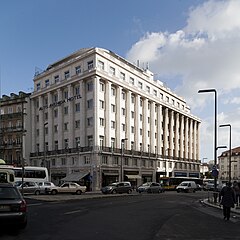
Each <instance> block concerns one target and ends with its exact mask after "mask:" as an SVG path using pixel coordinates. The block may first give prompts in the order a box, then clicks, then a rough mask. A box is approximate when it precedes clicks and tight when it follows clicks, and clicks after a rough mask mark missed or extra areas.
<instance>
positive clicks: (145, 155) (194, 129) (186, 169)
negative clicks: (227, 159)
mask: <svg viewBox="0 0 240 240" xmlns="http://www.w3.org/2000/svg"><path fill="white" fill-rule="evenodd" d="M30 98H31V107H30V109H31V110H30V118H31V124H30V125H31V131H30V132H31V154H30V159H29V164H31V165H37V166H47V167H48V168H49V170H50V173H51V178H52V181H54V182H56V183H58V181H60V180H61V179H62V178H64V179H65V180H75V181H76V180H79V179H82V181H84V183H85V184H88V185H89V188H92V189H99V188H100V187H101V186H102V185H106V184H108V183H109V182H113V181H119V180H127V181H131V182H132V184H133V185H138V184H140V183H142V182H144V181H157V180H158V179H159V178H160V177H161V176H192V177H199V176H200V173H199V171H200V162H201V161H200V159H199V158H200V157H199V138H200V136H199V125H200V120H199V118H197V117H196V116H193V115H192V114H191V112H190V108H189V107H188V106H187V104H186V101H185V100H184V99H183V98H181V97H179V96H177V95H176V94H175V93H173V92H172V91H171V90H170V89H169V88H167V87H166V86H164V84H163V83H162V82H161V81H159V80H155V79H154V78H153V73H152V72H150V71H149V70H148V69H142V68H140V67H139V66H137V65H134V64H132V63H130V62H128V61H127V60H126V59H124V58H122V57H120V56H118V55H117V54H115V53H113V52H111V51H109V50H106V49H101V48H86V49H81V50H79V51H77V52H75V53H73V54H71V55H69V56H67V57H65V58H63V59H61V60H59V61H57V62H55V63H52V64H50V65H49V66H48V67H47V68H46V69H45V70H44V71H42V72H37V73H36V75H35V77H34V92H33V93H32V94H31V96H30Z"/></svg>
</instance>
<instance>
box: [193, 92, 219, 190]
mask: <svg viewBox="0 0 240 240" xmlns="http://www.w3.org/2000/svg"><path fill="white" fill-rule="evenodd" d="M209 92H211V93H212V92H213V93H214V96H215V101H214V102H215V104H214V105H215V111H214V116H215V119H214V165H215V166H217V91H216V89H201V90H199V91H198V93H209ZM216 190H217V177H214V191H216Z"/></svg>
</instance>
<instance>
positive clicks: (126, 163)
mask: <svg viewBox="0 0 240 240" xmlns="http://www.w3.org/2000/svg"><path fill="white" fill-rule="evenodd" d="M124 165H125V166H128V165H129V160H128V158H127V157H125V158H124Z"/></svg>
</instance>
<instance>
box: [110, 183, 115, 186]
mask: <svg viewBox="0 0 240 240" xmlns="http://www.w3.org/2000/svg"><path fill="white" fill-rule="evenodd" d="M108 186H117V183H111V184H109V185H108Z"/></svg>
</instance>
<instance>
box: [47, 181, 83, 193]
mask: <svg viewBox="0 0 240 240" xmlns="http://www.w3.org/2000/svg"><path fill="white" fill-rule="evenodd" d="M86 189H87V187H86V186H81V185H79V184H77V183H74V182H65V183H63V184H62V185H61V186H60V187H57V186H55V187H52V188H51V189H50V190H49V193H51V194H57V193H72V194H77V195H80V194H82V193H84V192H86Z"/></svg>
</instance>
